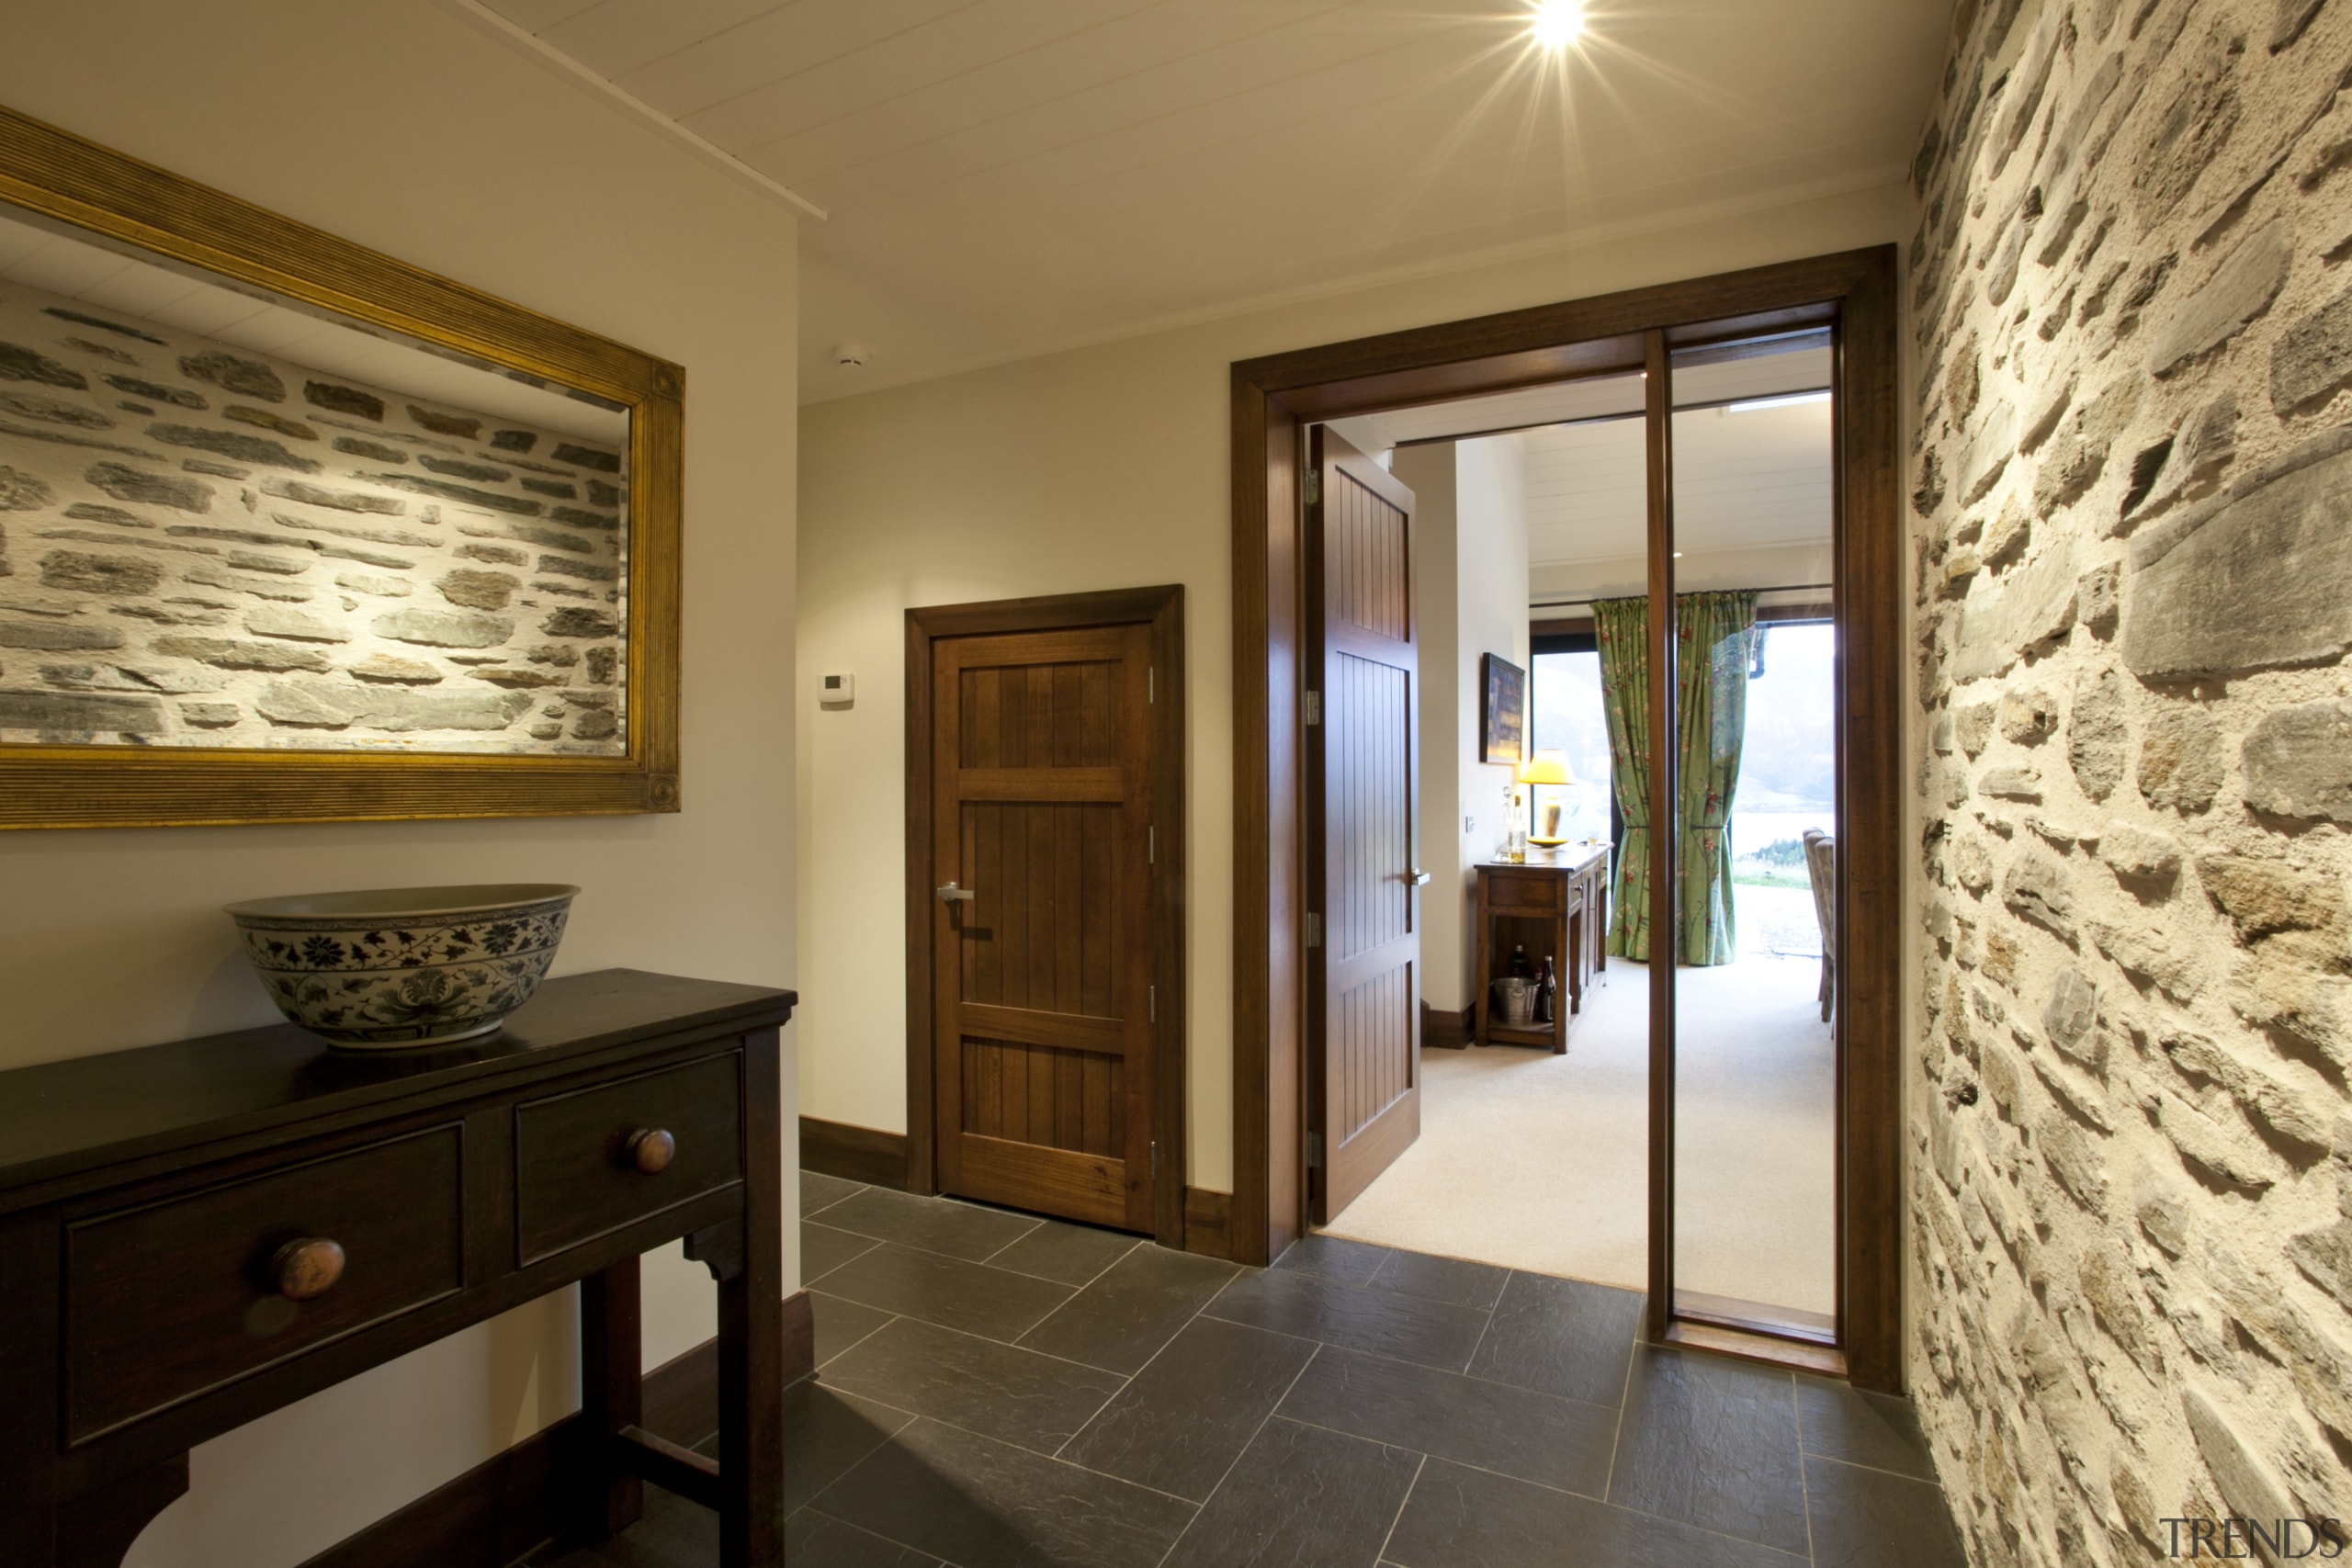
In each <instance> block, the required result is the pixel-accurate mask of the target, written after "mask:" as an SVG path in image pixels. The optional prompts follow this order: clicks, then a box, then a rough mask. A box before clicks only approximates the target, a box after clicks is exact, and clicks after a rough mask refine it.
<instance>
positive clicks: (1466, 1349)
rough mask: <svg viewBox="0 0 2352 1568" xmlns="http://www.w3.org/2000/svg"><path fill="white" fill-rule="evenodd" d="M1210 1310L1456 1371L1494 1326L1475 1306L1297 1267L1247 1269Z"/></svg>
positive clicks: (1306, 1336)
mask: <svg viewBox="0 0 2352 1568" xmlns="http://www.w3.org/2000/svg"><path fill="white" fill-rule="evenodd" d="M1204 1310H1206V1311H1207V1313H1208V1314H1209V1315H1210V1316H1212V1317H1222V1318H1225V1319H1227V1320H1228V1321H1231V1322H1234V1323H1247V1324H1252V1325H1256V1326H1257V1327H1260V1328H1271V1329H1272V1330H1273V1331H1274V1332H1275V1333H1277V1334H1295V1335H1297V1336H1298V1337H1301V1338H1303V1339H1319V1340H1321V1341H1322V1342H1323V1343H1324V1344H1326V1345H1344V1346H1346V1347H1347V1348H1350V1349H1351V1350H1369V1351H1371V1352H1373V1353H1374V1355H1379V1356H1393V1357H1395V1358H1396V1359H1398V1360H1400V1361H1418V1362H1419V1363H1421V1364H1422V1365H1423V1366H1430V1367H1442V1368H1444V1369H1445V1370H1446V1371H1451V1372H1458V1371H1462V1370H1463V1368H1464V1366H1465V1365H1467V1364H1468V1362H1469V1359H1470V1352H1471V1351H1472V1350H1473V1349H1474V1348H1476V1346H1477V1343H1478V1337H1479V1335H1480V1334H1481V1333H1483V1332H1484V1331H1485V1329H1486V1326H1487V1314H1485V1313H1482V1312H1473V1311H1471V1310H1470V1309H1469V1308H1468V1307H1458V1306H1450V1305H1448V1304H1447V1303H1443V1302H1430V1301H1422V1300H1420V1299H1419V1298H1418V1297H1415V1296H1400V1295H1397V1293H1396V1292H1391V1291H1371V1290H1365V1289H1363V1287H1362V1286H1358V1285H1346V1284H1341V1283H1340V1281H1338V1280H1331V1279H1327V1278H1325V1277H1323V1276H1321V1275H1317V1274H1308V1273H1305V1272H1303V1271H1301V1270H1298V1269H1267V1270H1265V1271H1264V1272H1263V1273H1258V1274H1245V1275H1243V1276H1242V1277H1241V1278H1240V1279H1238V1280H1235V1281H1234V1282H1233V1283H1232V1284H1230V1285H1227V1287H1226V1288H1225V1290H1224V1291H1223V1292H1221V1293H1220V1294H1219V1295H1218V1296H1217V1298H1216V1300H1215V1301H1213V1302H1211V1303H1209V1304H1208V1306H1207V1307H1206V1309H1204Z"/></svg>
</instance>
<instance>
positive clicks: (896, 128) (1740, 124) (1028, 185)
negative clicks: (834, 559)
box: [482, 0, 1951, 400]
mask: <svg viewBox="0 0 2352 1568" xmlns="http://www.w3.org/2000/svg"><path fill="white" fill-rule="evenodd" d="M482 3H484V4H487V5H488V6H490V8H492V10H494V11H496V12H497V13H498V14H499V15H501V16H503V17H505V18H506V19H507V20H508V21H510V22H512V23H514V24H515V25H516V26H517V27H519V28H523V29H525V30H526V31H527V32H529V33H530V34H532V35H534V36H536V37H537V39H539V40H540V41H541V42H542V43H543V44H544V45H546V46H547V47H548V48H550V49H552V50H554V51H558V52H560V53H561V54H562V55H564V56H566V57H568V58H569V59H571V60H572V61H574V62H577V63H578V64H579V65H580V66H581V67H582V68H583V69H584V70H585V71H587V72H589V73H593V74H594V75H597V76H600V77H602V78H605V80H607V81H609V82H611V83H612V84H614V85H616V86H617V87H619V88H620V89H622V90H623V91H625V92H627V93H628V94H630V95H632V96H635V97H636V98H637V99H639V100H641V101H642V102H643V103H645V104H646V105H649V106H650V107H652V108H653V109H654V110H656V111H658V112H659V113H661V114H663V115H666V116H669V117H671V118H674V119H675V120H676V121H678V122H679V123H680V124H681V125H683V126H684V127H685V128H686V129H688V130H692V131H694V132H695V133H696V134H698V135H700V136H701V137H703V138H706V139H707V141H710V142H712V143H715V144H716V145H717V146H718V147H719V148H721V149H723V150H724V151H726V152H729V153H731V154H733V155H734V156H736V157H737V158H740V159H741V161H742V162H743V163H745V164H749V165H750V166H751V167H752V168H753V169H756V170H758V171H759V172H760V173H761V174H763V175H766V176H768V177H770V178H772V179H774V180H775V181H777V182H779V183H781V184H782V185H785V186H789V187H791V189H793V190H794V191H796V192H797V193H799V194H800V195H802V196H805V197H808V198H809V199H810V200H811V201H814V202H815V203H817V204H818V205H819V206H820V207H822V208H824V209H826V210H827V211H828V213H829V214H830V217H829V218H828V220H825V221H822V222H811V223H810V224H809V226H808V228H807V230H806V234H805V249H804V273H803V282H802V299H801V325H802V340H803V343H804V345H805V349H804V354H805V358H804V364H803V367H802V375H803V387H804V393H803V395H804V397H807V398H809V399H812V400H815V399H822V398H827V397H836V396H842V395H845V394H847V393H850V392H854V391H858V390H864V389H869V388H875V387H880V386H885V385H889V384H893V383H896V382H900V381H905V380H910V379H915V378H922V377H925V376H931V375H936V374H940V373H943V372H944V371H947V370H951V369H954V368H957V367H967V366H972V365H978V364H984V363H989V362H991V361H995V360H1001V359H1006V358H1012V357H1017V356H1020V355H1028V354H1035V353H1038V352H1043V351H1046V350H1048V349H1050V348H1054V347H1057V346H1063V345H1068V344H1076V343H1081V342H1088V341H1097V340H1103V339H1107V338H1112V337H1116V336H1120V335H1124V334H1126V333H1135V332H1139V331H1146V330H1149V329H1151V328H1152V327H1155V326H1158V325H1162V324H1170V323H1173V322H1176V321H1184V320H1192V319H1200V318H1204V317H1209V316H1214V315H1217V314H1221V313H1226V312H1228V311H1232V310H1238V309H1243V308H1246V307H1247V306H1249V305H1250V304H1252V303H1255V302H1261V301H1271V300H1273V299H1280V298H1283V297H1284V296H1288V295H1294V294H1299V293H1309V292H1318V291H1323V290H1327V289H1329V288H1338V287H1342V286H1344V285H1346V284H1347V283H1348V282H1350V281H1351V280H1359V279H1369V278H1372V277H1374V276H1387V275H1393V274H1398V273H1405V272H1411V271H1415V270H1427V269H1430V268H1435V267H1442V266H1444V265H1453V264H1457V263H1460V262H1463V261H1465V260H1469V259H1473V258H1476V257H1479V256H1482V255H1489V254H1508V253H1513V252H1531V251H1537V250H1541V249H1544V248H1546V247H1548V246H1553V245H1558V244H1562V243H1567V242H1568V241H1570V240H1571V239H1572V238H1573V237H1574V236H1575V235H1577V233H1578V232H1580V231H1590V230H1592V229H1594V228H1595V227H1597V226H1601V225H1638V224H1641V223H1643V222H1646V221H1654V220H1662V219H1664V218H1666V217H1667V216H1668V215H1669V214H1672V213H1675V212H1678V211H1683V210H1687V209H1694V208H1704V207H1708V206H1712V205H1715V204H1728V205H1731V206H1735V207H1741V206H1762V205H1767V204H1770V203H1771V202H1773V201H1775V200H1779V199H1787V198H1789V197H1793V196H1796V195H1800V194H1805V193H1813V192H1819V191H1826V190H1831V189H1850V188H1858V187H1860V186H1868V185H1872V184H1878V183H1883V182H1890V181H1893V180H1894V179H1896V178H1898V177H1899V176H1900V174H1901V172H1902V170H1903V168H1904V166H1905V163H1906V162H1907V160H1908V158H1909V155H1910V152H1911V148H1912V142H1913V140H1914V138H1915V136H1916V135H1917V129H1918V124H1919V118H1920V115H1921V112H1922V107H1923V106H1924V105H1925V104H1926V102H1927V100H1928V93H1929V91H1930V88H1931V86H1932V84H1933V81H1934V73H1935V70H1936V67H1937V62H1938V59H1939V50H1940V46H1941V44H1942V42H1943V39H1944V32H1945V27H1946V23H1947V21H1948V19H1949V17H1950V15H1951V0H1773V3H1772V4H1770V5H1763V4H1758V3H1757V0H1594V4H1593V5H1592V6H1591V12H1592V17H1593V20H1592V25H1591V31H1590V34H1589V39H1588V41H1587V42H1586V43H1585V44H1584V45H1582V46H1580V47H1579V49H1578V51H1574V52H1572V53H1571V54H1569V55H1568V56H1566V57H1564V59H1563V60H1562V61H1554V62H1546V61H1545V60H1544V58H1543V57H1540V56H1538V55H1537V54H1535V53H1534V52H1533V51H1532V50H1531V49H1530V48H1529V46H1528V45H1527V43H1526V41H1525V40H1526V21H1527V17H1528V16H1529V15H1530V6H1529V4H1528V0H482ZM843 340H854V341H856V342H858V343H861V344H865V345H867V346H869V347H870V349H871V350H872V357H871V360H870V362H869V363H868V364H867V366H866V367H864V368H863V369H862V370H854V371H853V370H844V369H842V368H840V367H836V366H834V365H833V364H832V363H831V359H830V358H829V357H828V355H827V354H826V350H827V348H828V346H829V345H831V344H834V343H836V342H839V341H843Z"/></svg>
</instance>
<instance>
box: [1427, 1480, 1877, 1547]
mask: <svg viewBox="0 0 2352 1568" xmlns="http://www.w3.org/2000/svg"><path fill="white" fill-rule="evenodd" d="M1385 1561H1386V1562H1391V1563H1394V1564H1396V1565H1397V1568H1583V1565H1584V1564H1587V1563H1590V1564H1593V1565H1594V1568H1599V1565H1600V1564H1602V1563H1606V1564H1608V1568H1804V1564H1805V1562H1806V1559H1805V1558H1804V1557H1802V1556H1791V1555H1789V1554H1788V1553H1785V1552H1780V1551H1773V1550H1772V1549H1771V1548H1770V1547H1766V1546H1759V1545H1757V1544H1756V1543H1755V1542H1753V1541H1746V1540H1733V1539H1732V1538H1731V1537H1729V1536H1723V1535H1713V1534H1710V1533H1709V1532H1707V1531H1705V1530H1702V1529H1694V1528H1692V1527H1691V1526H1689V1525H1684V1524H1678V1523H1676V1522H1675V1521H1673V1520H1670V1519H1660V1518H1653V1517H1646V1516H1644V1515H1640V1514H1635V1513H1631V1512H1628V1511H1627V1510H1625V1509H1623V1508H1614V1507H1611V1506H1609V1505H1607V1504H1605V1503H1596V1502H1594V1501H1593V1500H1592V1499H1591V1498H1589V1497H1577V1496H1572V1495H1569V1494H1567V1493H1566V1492H1555V1491H1552V1490H1551V1489H1550V1488H1548V1487H1543V1486H1531V1485H1529V1484H1528V1483H1526V1482H1524V1481H1513V1480H1511V1479H1510V1477H1508V1476H1501V1475H1492V1474H1489V1473H1487V1472H1485V1471H1483V1470H1471V1469H1467V1468H1465V1467H1464V1466H1462V1465H1458V1464H1453V1463H1449V1462H1448V1461H1444V1460H1442V1459H1433V1460H1431V1461H1429V1463H1428V1464H1426V1465H1424V1466H1422V1467H1421V1473H1420V1478H1419V1480H1417V1481H1416V1482H1414V1483H1413V1495H1412V1497H1411V1499H1410V1500H1409V1501H1408V1502H1407V1503H1406V1505H1405V1512H1404V1513H1403V1515H1402V1516H1401V1517H1398V1519H1397V1529H1396V1531H1395V1533H1393V1534H1392V1535H1391V1536H1390V1537H1389V1538H1388V1550H1387V1552H1386V1553H1385ZM1885 1568H1902V1565H1900V1564H1898V1563H1895V1562H1889V1563H1887V1564H1886V1565H1885Z"/></svg>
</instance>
